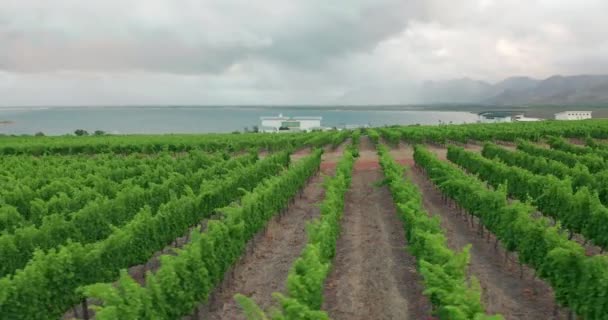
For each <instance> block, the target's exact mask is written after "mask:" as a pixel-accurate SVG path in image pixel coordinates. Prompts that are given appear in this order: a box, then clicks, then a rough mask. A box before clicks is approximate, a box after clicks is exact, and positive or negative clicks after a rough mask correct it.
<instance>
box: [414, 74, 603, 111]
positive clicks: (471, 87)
mask: <svg viewBox="0 0 608 320" xmlns="http://www.w3.org/2000/svg"><path fill="white" fill-rule="evenodd" d="M418 98H419V100H420V101H421V102H423V103H478V104H488V105H505V106H508V105H608V75H575V76H561V75H555V76H551V77H549V78H547V79H544V80H539V79H533V78H530V77H511V78H507V79H504V80H502V81H500V82H498V83H495V84H491V83H489V82H485V81H480V80H473V79H470V78H462V79H455V80H447V81H429V82H425V83H423V84H422V85H421V86H420V88H419V92H418Z"/></svg>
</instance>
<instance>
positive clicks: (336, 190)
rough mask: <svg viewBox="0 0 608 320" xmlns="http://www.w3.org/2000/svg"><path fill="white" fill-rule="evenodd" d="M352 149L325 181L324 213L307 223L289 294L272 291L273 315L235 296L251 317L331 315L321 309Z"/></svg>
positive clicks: (281, 319) (320, 319) (302, 319)
mask: <svg viewBox="0 0 608 320" xmlns="http://www.w3.org/2000/svg"><path fill="white" fill-rule="evenodd" d="M354 141H358V139H356V140H354ZM350 149H351V148H350V147H348V148H346V149H345V151H344V154H343V156H342V158H341V159H340V161H339V163H338V165H337V167H336V174H335V175H334V176H333V177H331V178H329V179H328V180H326V181H325V199H324V200H323V202H322V203H321V206H320V207H321V216H320V218H318V219H315V220H313V221H312V222H310V223H308V225H307V235H308V242H307V244H306V246H305V248H304V250H303V251H302V253H301V254H300V256H299V257H298V258H297V259H296V261H295V262H294V263H293V265H292V267H291V270H290V271H289V274H288V276H287V292H286V295H283V294H280V293H275V294H274V295H273V296H274V298H275V300H277V301H278V305H279V306H278V307H275V308H271V311H270V312H269V313H270V315H269V316H267V315H265V314H264V312H263V311H262V310H261V309H260V308H259V307H258V306H257V305H256V303H255V302H254V301H253V300H251V299H250V298H248V297H246V296H244V295H241V294H237V295H236V296H235V300H236V301H237V303H239V305H240V306H241V308H242V309H243V311H244V313H245V315H246V316H247V317H248V319H249V320H254V319H273V320H324V319H329V316H328V315H327V314H326V313H325V311H322V310H321V306H322V304H323V289H324V283H325V279H326V278H327V275H328V274H329V270H330V267H331V261H332V259H333V257H334V255H335V252H336V241H337V239H338V236H339V235H340V220H341V218H342V214H343V212H344V195H345V194H346V191H347V190H348V188H349V186H350V182H351V174H352V168H353V164H354V162H355V157H354V156H353V154H352V152H351V150H350Z"/></svg>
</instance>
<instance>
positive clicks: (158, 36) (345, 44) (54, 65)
mask: <svg viewBox="0 0 608 320" xmlns="http://www.w3.org/2000/svg"><path fill="white" fill-rule="evenodd" d="M607 11H608V2H605V1H603V0H581V1H537V0H534V1H524V0H462V1H458V3H457V4H456V3H454V2H453V1H447V0H424V1H423V0H415V1H402V0H351V1H322V0H309V1H283V0H265V1H251V0H248V1H245V0H181V1H171V0H158V1H147V0H124V1H118V0H106V1H96V2H87V3H86V5H85V4H84V3H83V2H82V1H78V0H55V1H52V2H49V1H48V0H3V1H2V3H0V95H1V96H2V97H3V99H2V101H0V104H2V105H15V104H45V103H47V104H122V103H125V104H150V103H159V104H162V103H187V104H232V103H237V104H238V103H253V104H258V103H278V104H281V103H361V104H362V103H380V102H382V101H387V102H390V103H398V102H402V103H411V102H420V101H423V100H422V99H423V98H422V97H421V96H420V95H419V93H418V92H417V88H418V84H419V83H423V82H424V81H428V80H446V79H453V78H462V77H470V78H472V79H480V80H484V81H488V82H496V81H499V80H501V79H503V78H505V77H508V76H511V75H528V76H532V77H536V78H544V77H548V76H550V75H552V74H577V73H608V39H606V38H605V30H608V21H607V20H606V19H604V18H603V15H604V12H607ZM2 71H3V72H2ZM387 102H382V103H387Z"/></svg>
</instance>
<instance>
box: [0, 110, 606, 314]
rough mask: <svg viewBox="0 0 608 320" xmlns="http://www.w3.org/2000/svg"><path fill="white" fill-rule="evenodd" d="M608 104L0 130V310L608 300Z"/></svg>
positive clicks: (592, 310)
mask: <svg viewBox="0 0 608 320" xmlns="http://www.w3.org/2000/svg"><path fill="white" fill-rule="evenodd" d="M607 248H608V121H606V120H599V119H598V120H584V121H542V122H529V123H501V124H467V125H451V124H450V125H439V126H419V125H416V126H390V127H381V128H365V129H356V130H341V131H337V130H331V131H323V132H311V133H288V134H263V133H245V134H205V135H134V136H129V135H108V136H88V137H86V136H85V137H75V136H63V137H8V136H2V137H0V319H87V320H88V319H102V320H104V319H107V320H114V319H125V320H131V319H133V320H134V319H192V320H198V319H211V320H219V319H230V320H233V319H234V320H265V319H272V320H316V319H319V320H323V319H336V320H346V319H349V320H351V319H354V320H359V319H360V320H364V319H366V320H367V319H409V320H419V319H428V320H431V319H442V320H444V319H446V320H466V319H472V320H499V319H524V320H528V319H529V320H532V319H534V320H538V319H558V320H562V319H563V320H566V319H568V320H570V319H585V320H591V319H608V296H607V295H606V293H607V292H608V256H607V255H606V253H605V251H606V249H607Z"/></svg>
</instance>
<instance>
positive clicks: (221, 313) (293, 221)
mask: <svg viewBox="0 0 608 320" xmlns="http://www.w3.org/2000/svg"><path fill="white" fill-rule="evenodd" d="M345 146H346V145H345V144H342V145H341V146H340V147H338V148H337V149H336V150H331V149H327V150H326V151H325V153H324V154H323V156H322V161H321V174H319V175H316V176H315V177H313V178H312V180H311V181H310V182H309V183H308V185H306V186H305V187H304V189H303V191H302V194H301V196H296V198H295V202H294V203H293V204H291V205H290V206H289V208H288V209H287V211H286V212H285V213H284V214H283V215H282V216H281V217H275V218H273V219H272V220H271V221H270V222H269V223H268V227H267V229H266V232H261V233H260V234H258V235H256V237H255V239H254V241H251V242H250V243H249V248H248V250H247V252H246V253H245V254H244V255H243V257H242V258H241V260H240V261H239V262H238V263H237V265H236V267H235V268H234V270H233V273H232V274H233V275H232V276H228V275H227V277H226V278H225V280H224V281H223V283H222V284H221V285H220V288H219V289H218V290H216V291H215V292H214V293H213V294H212V296H211V297H210V299H209V303H208V304H206V305H201V306H200V309H201V311H200V312H199V317H200V319H208V320H214V319H218V320H219V319H230V320H233V319H234V320H237V319H246V318H245V317H244V315H243V314H242V312H241V308H240V307H239V306H238V304H237V303H236V302H235V301H234V295H235V294H237V293H241V294H244V295H246V296H248V297H250V298H252V299H253V300H254V301H255V302H257V303H258V305H260V306H261V307H262V308H264V309H267V308H269V307H270V306H272V305H276V303H275V301H274V299H273V298H272V293H273V292H284V291H285V287H284V286H285V282H286V280H287V274H288V272H289V269H290V268H291V265H292V264H293V262H294V261H295V259H296V258H297V257H298V256H299V255H300V252H301V251H302V249H303V248H304V245H305V244H306V240H307V239H306V230H305V227H306V222H307V221H309V220H311V219H313V218H315V217H317V216H318V215H319V208H318V206H317V203H319V202H321V201H322V200H323V195H324V193H325V192H324V189H323V186H322V183H323V180H324V178H325V176H327V175H333V173H334V169H335V167H336V162H337V161H338V160H339V159H340V156H341V155H342V151H343V150H344V148H345ZM307 150H308V152H310V149H307ZM304 152H305V151H299V152H297V153H296V154H295V155H294V157H292V161H297V160H298V159H300V158H302V156H303V155H305V153H304ZM186 319H197V317H196V316H195V315H192V316H190V317H187V318H186Z"/></svg>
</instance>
